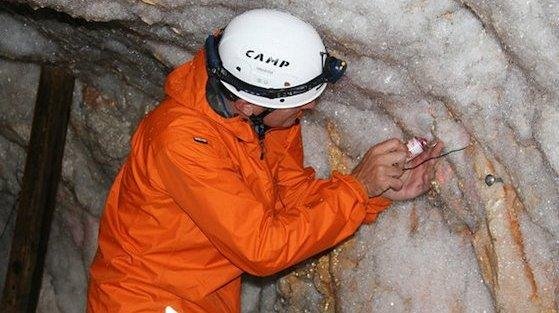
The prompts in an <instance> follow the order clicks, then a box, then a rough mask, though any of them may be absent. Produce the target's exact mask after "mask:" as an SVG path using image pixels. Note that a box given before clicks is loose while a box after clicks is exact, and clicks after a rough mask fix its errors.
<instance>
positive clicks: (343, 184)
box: [152, 133, 367, 276]
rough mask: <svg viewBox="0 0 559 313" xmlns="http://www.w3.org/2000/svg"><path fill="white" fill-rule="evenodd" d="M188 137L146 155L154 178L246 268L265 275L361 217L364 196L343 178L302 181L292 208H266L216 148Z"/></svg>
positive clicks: (330, 241) (324, 245)
mask: <svg viewBox="0 0 559 313" xmlns="http://www.w3.org/2000/svg"><path fill="white" fill-rule="evenodd" d="M192 136H193V135H189V134H188V133H186V134H182V135H181V137H182V138H183V140H180V141H179V140H172V141H167V142H165V143H163V144H161V145H158V146H157V151H155V150H154V151H153V152H152V153H153V159H154V162H153V166H154V167H155V168H156V171H157V173H158V178H157V180H158V181H159V182H160V184H161V185H162V188H163V189H164V190H165V192H167V193H168V194H169V195H170V196H171V197H172V198H173V200H174V201H175V202H176V203H177V204H178V205H179V206H180V207H181V208H182V209H183V210H184V212H186V214H188V215H189V217H190V218H191V219H192V220H193V221H194V222H195V223H196V225H197V226H198V227H199V228H200V230H201V231H202V232H203V233H204V234H205V235H206V236H207V237H208V239H209V240H210V241H211V242H212V244H213V245H214V246H215V247H216V248H217V249H218V250H219V251H220V252H221V253H222V254H223V255H224V256H225V257H227V258H228V259H229V260H230V261H231V262H232V263H233V264H235V265H236V266H237V267H239V268H241V269H242V270H244V271H246V272H249V273H251V274H254V275H262V276H264V275H270V274H273V273H276V272H278V271H280V270H282V269H284V268H287V267H289V266H291V265H293V264H295V263H297V262H300V261H302V260H304V259H306V258H308V257H310V256H312V255H314V254H316V253H318V252H321V251H323V250H325V249H328V248H330V247H332V246H333V245H335V244H337V243H339V242H340V241H342V240H343V239H345V238H347V237H348V236H350V235H351V234H353V233H354V232H355V230H356V229H357V227H359V225H361V223H362V222H363V219H364V218H365V216H366V211H365V205H364V203H365V202H366V200H367V199H365V198H364V197H363V194H362V193H360V192H356V189H358V188H359V187H358V186H355V185H356V182H355V181H354V180H351V179H348V177H346V176H343V175H334V177H333V178H332V179H330V180H323V181H312V182H311V181H310V180H309V181H308V182H306V183H305V184H304V185H305V187H309V189H308V190H307V191H308V193H306V194H305V197H304V199H303V200H301V201H299V202H298V203H297V205H296V206H290V207H287V208H286V209H284V210H275V209H274V208H273V207H271V206H273V204H270V205H268V206H266V205H265V204H264V201H261V200H260V199H258V198H257V196H256V195H255V194H253V192H252V191H251V190H250V189H249V188H248V187H247V185H246V183H245V181H244V178H243V177H242V174H241V173H240V172H239V171H238V170H237V169H236V167H235V166H234V164H233V163H232V161H231V160H228V159H227V158H224V157H223V156H221V153H218V151H217V150H216V149H219V147H212V145H211V144H201V143H196V142H194V141H193V140H189V139H190V138H192ZM212 140H213V139H212V138H210V139H209V140H208V141H209V142H210V143H211V141H212ZM216 140H218V139H216ZM294 187H295V188H297V187H298V186H294Z"/></svg>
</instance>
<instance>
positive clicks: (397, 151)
mask: <svg viewBox="0 0 559 313" xmlns="http://www.w3.org/2000/svg"><path fill="white" fill-rule="evenodd" d="M407 156H408V149H407V147H406V145H405V144H404V143H403V142H402V141H401V140H399V139H396V138H393V139H389V140H387V141H384V142H381V143H379V144H377V145H374V146H372V147H371V148H370V149H369V150H368V151H367V153H365V155H364V156H363V160H361V162H360V163H359V164H358V165H357V166H356V167H355V169H353V172H352V173H351V174H352V175H353V176H354V177H355V178H357V180H359V181H360V182H361V183H363V185H364V186H365V188H366V189H367V193H368V194H369V197H374V196H378V195H380V194H382V193H383V192H384V191H386V190H388V189H392V190H400V189H401V188H402V186H403V182H402V180H400V179H399V178H400V176H402V174H403V171H402V169H403V167H404V163H405V161H406V157H407Z"/></svg>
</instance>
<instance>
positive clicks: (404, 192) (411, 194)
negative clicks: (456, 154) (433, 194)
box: [383, 140, 444, 200]
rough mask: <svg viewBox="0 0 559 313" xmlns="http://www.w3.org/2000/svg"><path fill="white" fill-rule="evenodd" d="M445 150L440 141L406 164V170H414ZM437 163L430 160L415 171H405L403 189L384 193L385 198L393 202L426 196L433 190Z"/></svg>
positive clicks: (389, 190)
mask: <svg viewBox="0 0 559 313" xmlns="http://www.w3.org/2000/svg"><path fill="white" fill-rule="evenodd" d="M443 148H444V144H443V142H442V141H440V140H438V141H437V142H436V144H435V145H434V146H431V148H429V149H427V150H426V151H424V152H423V153H422V154H420V155H419V156H417V157H416V158H415V159H413V160H412V161H411V162H409V163H406V168H413V167H415V166H417V165H418V164H420V163H421V162H423V161H425V160H427V159H429V158H432V157H436V156H439V155H440V154H441V151H442V150H443ZM436 162H437V160H436V159H434V160H430V161H427V162H425V163H423V164H421V165H419V166H417V167H416V168H414V169H410V170H406V171H404V174H403V175H402V176H401V177H400V180H401V181H402V187H401V188H400V189H394V188H391V189H388V190H387V191H386V192H384V193H383V196H385V197H387V198H389V199H392V200H408V199H413V198H415V197H417V196H419V195H422V194H424V193H425V192H426V191H427V190H429V188H431V181H432V180H433V178H434V175H435V164H436Z"/></svg>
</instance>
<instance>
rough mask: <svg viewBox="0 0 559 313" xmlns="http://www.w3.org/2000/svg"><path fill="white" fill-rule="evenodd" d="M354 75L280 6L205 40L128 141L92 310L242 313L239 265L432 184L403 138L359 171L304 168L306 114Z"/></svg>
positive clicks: (305, 251) (366, 216) (341, 230)
mask: <svg viewBox="0 0 559 313" xmlns="http://www.w3.org/2000/svg"><path fill="white" fill-rule="evenodd" d="M344 70H345V62H343V61H340V60H338V59H336V58H334V57H332V56H330V55H329V54H328V53H327V51H326V49H325V48H324V45H323V43H322V40H321V39H320V37H319V35H318V34H317V33H316V31H315V30H314V29H313V28H312V26H310V25H309V24H307V23H305V22H303V21H301V20H299V19H297V18H295V17H293V16H291V15H289V14H287V13H284V12H279V11H272V10H253V11H249V12H245V13H244V14H242V15H239V16H237V17H236V18H235V19H233V20H232V21H231V22H230V24H229V25H228V26H227V28H226V29H225V30H224V31H223V32H222V33H216V34H214V35H212V36H210V37H208V40H207V41H206V46H205V49H204V50H202V51H200V52H199V53H198V54H197V55H196V56H195V57H194V59H193V60H192V61H190V62H188V63H186V64H184V65H182V66H180V67H179V68H177V69H176V70H175V71H173V72H172V73H171V74H170V75H169V77H168V80H167V82H166V85H165V91H166V93H167V98H166V99H165V100H164V101H163V102H162V103H161V105H160V106H159V107H157V108H156V109H155V110H154V111H153V112H151V113H150V114H149V115H147V116H146V117H145V118H144V120H143V121H142V122H141V123H140V125H139V127H138V129H137V130H136V132H135V134H134V136H133V138H132V142H131V152H130V155H129V157H128V159H127V160H126V163H125V164H124V165H123V167H122V168H121V170H120V172H119V173H118V175H117V177H116V179H115V182H114V184H113V186H112V188H111V190H110V193H109V195H108V199H107V203H106V207H105V211H104V213H103V217H102V220H101V224H100V230H99V249H98V251H97V254H96V257H95V260H94V262H93V264H92V266H91V270H90V284H89V290H88V311H89V312H239V311H240V288H241V278H240V277H241V274H242V273H243V272H248V273H251V274H253V275H262V276H263V275H270V274H273V273H276V272H278V271H280V270H282V269H285V268H287V267H289V266H291V265H293V264H296V263H297V262H300V261H302V260H304V259H306V258H308V257H311V256H313V255H315V254H316V253H319V252H321V251H324V250H325V249H328V248H331V247H333V246H334V245H336V244H338V243H339V242H340V241H342V240H344V239H345V238H347V237H348V236H351V235H352V234H353V233H354V232H355V231H356V230H357V229H358V228H359V226H360V225H361V224H362V223H364V222H365V223H367V222H372V221H373V220H375V219H376V217H377V215H378V214H379V212H381V211H382V210H384V209H385V208H387V207H388V206H389V205H390V203H391V201H392V200H403V199H410V198H413V197H416V196H418V195H420V194H422V193H424V192H425V191H426V190H427V189H428V187H429V181H430V179H431V177H432V174H433V164H432V161H430V162H427V163H425V164H423V165H421V166H419V167H417V168H415V169H414V170H411V171H403V166H404V163H406V159H407V158H408V157H409V155H408V152H407V149H406V146H405V145H404V144H403V143H402V142H401V141H400V140H398V139H391V140H388V141H385V142H383V143H380V144H378V145H376V146H373V147H372V148H371V149H370V150H369V151H368V152H367V153H366V154H365V155H364V157H363V159H362V161H361V163H360V164H359V165H358V166H357V167H356V168H355V169H354V171H353V172H352V174H351V175H342V174H339V173H333V174H332V177H331V178H330V179H326V180H321V179H316V178H315V177H314V171H313V170H312V169H311V168H304V167H303V153H302V142H301V127H300V125H299V124H298V123H297V121H298V118H299V117H300V115H301V113H302V112H303V111H304V110H311V109H313V108H314V106H315V105H316V102H315V99H316V98H317V97H318V96H319V95H320V94H321V93H322V91H323V90H324V89H325V88H326V84H327V83H328V82H331V83H333V82H335V81H336V80H337V79H339V78H340V77H341V76H342V75H343V73H344ZM441 149H442V144H439V145H437V146H436V147H435V148H432V149H429V150H428V151H426V152H424V153H423V155H421V156H420V157H419V158H417V159H415V160H414V161H413V162H412V165H413V164H419V162H421V161H422V160H425V159H427V158H429V157H431V156H434V155H438V154H439V153H440V151H441ZM408 166H409V163H408Z"/></svg>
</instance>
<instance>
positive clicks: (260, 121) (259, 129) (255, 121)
mask: <svg viewBox="0 0 559 313" xmlns="http://www.w3.org/2000/svg"><path fill="white" fill-rule="evenodd" d="M272 112H274V109H271V108H266V110H265V111H264V112H262V113H260V114H258V115H254V114H252V115H251V116H249V117H248V118H249V119H250V122H251V123H252V128H253V129H254V131H255V132H256V135H258V140H260V141H262V140H264V135H265V134H266V131H267V130H268V129H269V127H268V126H266V125H264V118H265V117H266V116H268V114H270V113H272Z"/></svg>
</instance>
